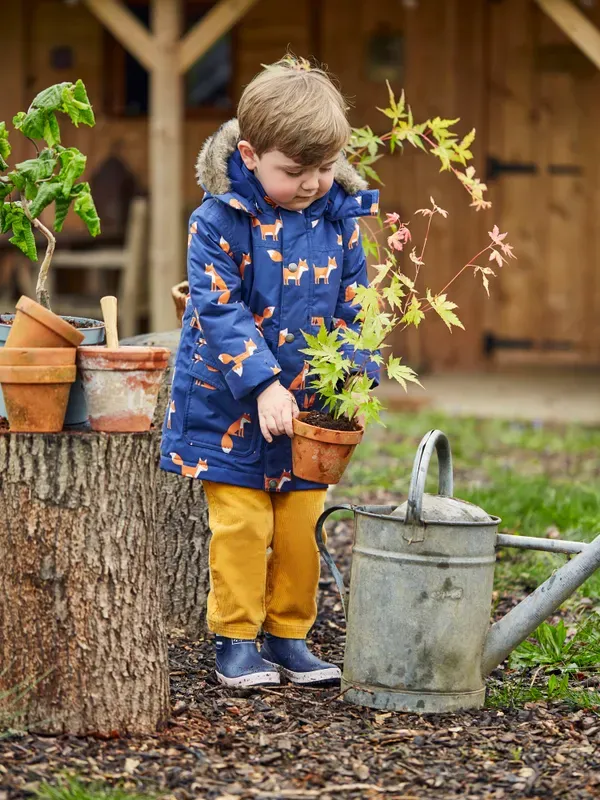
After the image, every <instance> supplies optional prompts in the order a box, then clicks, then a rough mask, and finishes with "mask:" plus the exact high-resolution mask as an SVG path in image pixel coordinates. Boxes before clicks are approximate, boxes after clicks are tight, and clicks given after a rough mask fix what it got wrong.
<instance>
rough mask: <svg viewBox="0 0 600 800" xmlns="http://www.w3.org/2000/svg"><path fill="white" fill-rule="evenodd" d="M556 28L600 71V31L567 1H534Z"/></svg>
mask: <svg viewBox="0 0 600 800" xmlns="http://www.w3.org/2000/svg"><path fill="white" fill-rule="evenodd" d="M536 3H537V4H538V6H539V7H540V8H541V9H542V10H543V11H545V12H546V14H548V16H549V17H550V19H552V20H553V21H554V22H555V23H556V24H557V25H558V27H559V28H560V29H561V30H562V31H563V33H565V34H566V35H567V36H568V37H569V39H571V40H572V41H573V42H574V43H575V44H576V45H577V47H578V48H579V49H580V50H581V51H582V53H585V55H586V56H587V57H588V58H589V59H590V61H592V62H593V63H594V64H595V65H596V66H597V67H598V69H600V31H599V30H598V28H597V27H596V26H595V25H594V24H593V23H592V22H590V21H589V19H588V18H587V17H586V16H585V14H583V13H582V12H581V11H580V10H579V9H578V8H576V7H575V6H574V5H573V3H571V2H569V0H536Z"/></svg>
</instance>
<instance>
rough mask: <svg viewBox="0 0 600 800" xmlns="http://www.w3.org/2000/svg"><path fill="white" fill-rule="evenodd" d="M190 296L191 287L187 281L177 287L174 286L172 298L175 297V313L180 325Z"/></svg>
mask: <svg viewBox="0 0 600 800" xmlns="http://www.w3.org/2000/svg"><path fill="white" fill-rule="evenodd" d="M189 294H190V285H189V283H188V282H187V281H182V282H181V283H178V284H177V286H173V288H172V289H171V296H172V297H173V301H174V303H175V312H176V314H177V320H178V321H179V324H180V325H181V320H182V319H183V315H184V313H185V307H186V304H187V299H188V296H189Z"/></svg>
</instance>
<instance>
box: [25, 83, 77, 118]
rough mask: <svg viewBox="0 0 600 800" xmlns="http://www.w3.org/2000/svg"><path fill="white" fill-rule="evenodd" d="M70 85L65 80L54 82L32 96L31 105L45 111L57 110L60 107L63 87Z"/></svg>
mask: <svg viewBox="0 0 600 800" xmlns="http://www.w3.org/2000/svg"><path fill="white" fill-rule="evenodd" d="M70 85H71V84H70V83H69V82H68V81H66V82H64V83H56V84H54V86H49V87H48V88H47V89H43V90H42V91H41V92H40V93H39V94H37V95H36V96H35V97H34V98H33V103H32V104H31V107H32V108H40V109H45V110H47V111H58V109H59V108H61V107H62V93H63V89H65V88H66V87H67V86H70Z"/></svg>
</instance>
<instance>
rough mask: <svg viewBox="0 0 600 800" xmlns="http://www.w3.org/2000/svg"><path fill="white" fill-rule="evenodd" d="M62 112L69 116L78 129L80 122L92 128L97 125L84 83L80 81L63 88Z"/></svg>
mask: <svg viewBox="0 0 600 800" xmlns="http://www.w3.org/2000/svg"><path fill="white" fill-rule="evenodd" d="M62 111H64V112H65V114H68V115H69V118H70V120H71V122H72V123H73V125H75V127H78V126H79V123H80V122H83V123H84V125H89V126H90V127H91V126H93V125H95V123H96V120H95V119H94V112H93V111H92V107H91V105H90V101H89V99H88V96H87V92H86V90H85V86H84V85H83V81H81V80H78V81H77V83H75V84H73V83H70V84H67V85H66V86H65V87H64V88H63V90H62Z"/></svg>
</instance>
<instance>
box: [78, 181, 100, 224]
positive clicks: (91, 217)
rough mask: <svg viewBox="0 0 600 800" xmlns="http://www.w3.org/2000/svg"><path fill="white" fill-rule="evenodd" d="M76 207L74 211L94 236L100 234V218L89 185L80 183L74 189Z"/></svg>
mask: <svg viewBox="0 0 600 800" xmlns="http://www.w3.org/2000/svg"><path fill="white" fill-rule="evenodd" d="M73 193H74V194H75V205H74V206H73V209H74V211H75V213H76V214H77V216H78V217H80V218H81V219H82V220H83V221H84V222H85V224H86V226H87V229H88V231H89V232H90V233H91V235H92V236H98V234H99V233H100V217H99V216H98V212H97V211H96V206H95V205H94V200H93V198H92V193H91V192H90V185H89V183H79V184H77V186H75V187H74V189H73Z"/></svg>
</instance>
